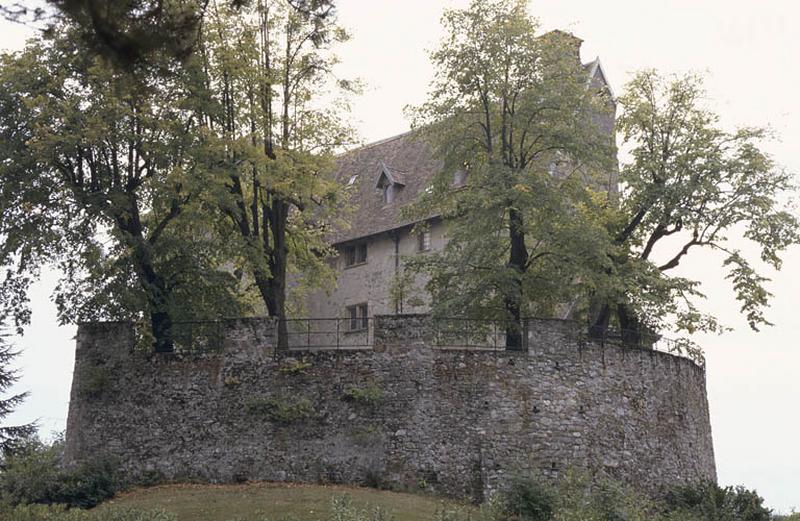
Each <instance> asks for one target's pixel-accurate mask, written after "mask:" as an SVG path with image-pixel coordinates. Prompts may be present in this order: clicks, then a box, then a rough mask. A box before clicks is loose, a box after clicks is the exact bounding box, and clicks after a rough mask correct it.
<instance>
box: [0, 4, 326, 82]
mask: <svg viewBox="0 0 800 521" xmlns="http://www.w3.org/2000/svg"><path fill="white" fill-rule="evenodd" d="M253 1H255V0H228V1H227V2H225V5H227V6H229V7H231V8H233V9H239V8H242V7H244V6H247V5H249V4H250V3H252V2H253ZM288 3H289V4H290V5H291V7H292V8H293V9H295V10H297V12H298V13H301V14H304V15H306V16H308V17H310V18H312V19H315V20H317V22H318V23H325V19H326V18H327V17H328V16H330V15H331V14H332V13H333V11H334V9H333V7H334V6H333V2H332V1H331V0H288ZM29 4H30V2H20V1H14V0H9V1H7V2H2V3H0V16H2V17H4V18H6V19H9V20H13V21H16V22H21V23H28V24H34V25H37V26H40V27H42V28H43V29H44V30H45V32H52V31H54V30H56V29H57V27H58V26H59V24H61V23H62V22H63V21H64V20H65V19H66V20H67V21H68V22H69V23H70V24H71V25H73V27H75V30H76V32H77V35H78V36H80V38H81V39H82V40H83V43H84V45H85V46H86V49H87V50H89V51H91V52H94V53H98V54H100V55H102V56H104V57H106V58H108V59H110V60H111V61H112V62H113V63H114V64H115V65H118V66H121V67H122V68H127V69H130V68H133V67H141V66H143V65H148V64H151V65H152V64H158V63H159V62H160V61H161V60H163V58H164V57H165V56H166V57H170V58H174V59H177V60H179V61H183V60H186V59H187V58H189V57H190V56H192V55H193V54H194V52H195V50H196V49H197V47H198V45H199V43H200V40H201V33H202V27H203V21H204V19H205V17H206V15H207V13H208V11H209V6H210V2H209V0H180V1H175V0H166V1H165V0H43V2H41V3H40V4H39V5H36V6H31V5H29Z"/></svg>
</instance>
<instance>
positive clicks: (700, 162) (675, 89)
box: [595, 71, 800, 333]
mask: <svg viewBox="0 0 800 521" xmlns="http://www.w3.org/2000/svg"><path fill="white" fill-rule="evenodd" d="M705 97H706V93H705V92H704V90H703V88H702V80H701V78H699V77H697V76H694V75H685V76H678V77H673V78H667V77H663V76H660V75H659V74H658V73H656V72H655V71H644V72H640V73H638V74H636V75H635V76H634V78H633V79H632V80H631V81H630V82H629V83H628V85H627V86H626V89H625V93H624V94H623V95H622V96H620V98H619V104H620V107H621V109H622V114H621V116H620V118H619V119H618V122H617V124H618V128H619V131H620V132H621V135H622V139H623V141H624V142H625V143H626V144H628V145H629V146H630V156H631V159H630V161H629V162H627V163H626V164H624V165H623V167H622V172H621V181H622V183H623V187H624V190H623V196H622V202H621V206H620V208H619V214H618V216H617V217H616V219H615V220H613V221H612V237H613V238H614V242H615V244H616V246H617V247H618V250H617V254H616V256H615V258H614V266H615V267H614V270H615V274H616V277H617V280H619V282H620V284H619V286H617V288H616V290H615V291H612V292H611V293H610V294H609V295H608V296H609V300H608V301H607V302H606V305H605V306H603V308H602V310H601V312H600V313H599V314H598V316H597V317H596V319H595V326H596V327H597V328H598V329H600V330H603V329H605V328H606V327H607V325H608V324H609V322H610V321H611V322H612V323H616V325H618V326H620V327H621V328H623V329H629V330H632V331H640V330H642V329H649V330H655V331H663V330H665V329H667V328H669V327H671V326H674V327H675V328H677V329H678V330H683V331H686V332H689V333H691V332H694V331H698V330H706V331H720V330H721V329H722V328H721V326H720V325H719V324H718V322H717V320H716V319H715V318H714V316H713V315H710V314H708V313H705V312H702V311H701V310H700V309H699V308H698V307H697V305H696V303H695V301H696V299H695V297H698V296H700V295H701V293H700V280H697V279H688V278H684V277H680V276H674V275H672V274H671V273H672V272H673V270H675V268H677V267H678V266H679V265H680V264H681V263H682V262H684V261H685V260H686V259H687V258H688V256H689V255H690V254H691V253H694V252H695V251H697V250H702V249H706V250H713V251H716V252H720V253H722V254H723V255H724V257H723V259H724V260H723V262H722V269H723V270H724V271H726V272H727V274H726V278H727V279H728V280H730V282H731V284H732V286H733V289H734V291H735V294H736V299H737V300H738V301H739V302H740V304H741V309H742V312H743V313H744V315H745V316H746V318H747V321H748V323H749V324H750V327H751V328H753V329H756V330H757V329H758V328H759V326H761V325H766V324H768V323H769V322H768V320H767V318H766V316H765V314H764V310H765V308H766V307H767V306H768V303H769V296H770V294H769V292H768V291H767V289H766V286H765V284H766V283H767V282H768V279H767V277H766V276H765V275H764V274H763V270H759V269H758V267H757V265H754V264H753V261H752V259H751V260H748V259H747V258H746V256H745V254H744V253H743V251H742V247H741V245H742V244H743V243H744V242H747V241H749V242H751V243H752V244H754V245H756V246H757V247H758V249H759V250H760V261H761V262H763V263H764V264H765V265H767V266H771V267H772V268H774V269H780V267H781V257H780V255H781V253H782V252H783V251H784V250H785V249H786V248H787V247H789V246H790V245H792V244H797V243H798V239H800V237H798V222H797V219H796V217H795V216H794V215H792V214H791V213H790V212H789V206H788V203H789V202H790V201H789V198H790V196H791V194H792V192H793V190H794V184H793V181H792V176H791V174H790V173H788V172H786V171H784V170H783V169H781V168H780V167H779V166H778V165H776V164H775V163H774V162H773V161H772V159H771V158H770V157H769V156H768V155H767V154H766V153H765V152H764V151H763V150H762V149H761V147H760V144H761V142H762V141H763V140H764V139H765V138H767V137H769V136H768V132H767V131H766V130H765V129H763V128H742V129H738V130H735V131H733V132H728V131H725V130H723V129H722V128H721V126H720V122H719V117H718V116H717V115H716V114H715V113H714V112H712V111H711V110H709V109H708V108H707V107H706V104H705V101H704V100H705ZM742 238H744V239H746V240H747V241H742V240H741V239H742Z"/></svg>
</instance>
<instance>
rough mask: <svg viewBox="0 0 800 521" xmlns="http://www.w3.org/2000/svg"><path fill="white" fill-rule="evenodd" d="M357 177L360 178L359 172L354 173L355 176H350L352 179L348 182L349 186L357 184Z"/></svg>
mask: <svg viewBox="0 0 800 521" xmlns="http://www.w3.org/2000/svg"><path fill="white" fill-rule="evenodd" d="M356 179H358V174H356V175H354V176H352V177H351V178H350V180H349V181H348V182H347V186H353V185H354V184H355V182H356Z"/></svg>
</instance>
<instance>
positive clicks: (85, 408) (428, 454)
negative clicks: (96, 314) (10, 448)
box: [67, 315, 716, 500]
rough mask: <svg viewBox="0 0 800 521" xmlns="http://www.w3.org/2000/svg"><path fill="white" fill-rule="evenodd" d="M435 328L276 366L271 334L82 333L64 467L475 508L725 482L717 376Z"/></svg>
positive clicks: (552, 328) (550, 343) (623, 354)
mask: <svg viewBox="0 0 800 521" xmlns="http://www.w3.org/2000/svg"><path fill="white" fill-rule="evenodd" d="M432 324H433V323H432V319H430V318H429V317H427V316H425V315H399V316H380V317H377V318H376V320H375V324H374V340H373V346H374V347H373V348H367V349H361V350H345V351H332V350H327V351H316V352H291V353H290V354H289V355H288V356H287V355H285V356H275V353H274V349H273V346H274V345H275V342H274V329H275V328H274V323H273V322H272V321H271V320H269V319H251V320H242V321H236V322H232V323H229V324H225V326H224V332H223V333H224V334H223V337H224V339H225V341H224V343H223V346H222V349H221V350H219V351H217V352H210V353H204V354H187V355H178V354H158V355H157V354H152V353H145V352H140V351H136V350H134V349H133V346H134V335H133V330H132V328H131V326H130V325H128V324H123V323H102V324H83V325H81V326H80V328H79V330H78V336H77V352H76V361H75V373H74V379H73V384H72V395H71V401H70V409H69V418H68V424H67V457H68V459H69V460H70V461H78V460H84V459H88V458H92V457H94V456H97V455H100V454H111V455H114V456H116V457H118V458H119V459H120V461H121V463H122V465H123V467H124V468H125V469H126V471H127V472H128V473H129V475H130V476H132V477H133V478H135V479H140V480H153V479H173V480H180V479H198V480H203V481H209V482H235V481H244V480H268V481H294V482H323V483H354V484H366V485H372V486H386V487H391V488H395V489H405V490H410V489H415V490H419V489H420V488H424V489H428V490H431V491H435V492H439V493H444V494H448V495H453V496H461V497H471V498H474V499H476V500H480V499H482V498H484V497H486V496H487V495H488V494H491V493H492V492H493V491H494V490H497V489H498V488H499V487H501V486H502V485H503V484H504V483H506V482H507V480H508V479H509V478H510V477H512V476H515V475H518V474H522V475H529V474H535V475H539V476H544V477H554V476H557V475H559V474H560V473H563V472H565V471H567V470H568V469H578V470H584V471H588V472H589V473H591V474H593V475H604V476H611V477H615V478H618V479H622V480H624V481H626V482H629V483H632V484H635V485H636V486H638V487H640V488H645V489H647V490H652V491H657V490H658V489H659V488H660V487H662V486H664V485H668V484H670V483H675V482H681V481H687V480H695V479H699V478H706V479H711V480H715V479H716V470H715V464H714V453H713V447H712V442H711V428H710V424H709V415H708V404H707V400H706V386H705V371H704V369H703V368H702V367H700V366H698V365H696V364H695V363H694V362H692V361H690V360H688V359H685V358H681V357H678V356H674V355H671V354H667V353H662V352H658V351H653V350H639V349H628V348H623V347H620V346H609V345H606V346H599V345H595V344H593V343H585V342H582V341H581V340H579V338H578V335H577V331H578V330H577V328H576V326H575V325H574V324H573V323H570V322H566V321H557V320H545V321H535V322H532V323H531V324H530V325H529V336H528V351H527V352H505V351H482V350H475V349H472V350H467V349H440V348H435V347H434V343H433V341H432V334H433V325H432Z"/></svg>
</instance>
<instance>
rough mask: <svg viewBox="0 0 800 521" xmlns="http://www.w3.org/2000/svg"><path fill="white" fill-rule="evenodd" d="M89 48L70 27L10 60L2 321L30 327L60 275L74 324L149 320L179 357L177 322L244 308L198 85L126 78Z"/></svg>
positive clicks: (0, 133) (0, 183)
mask: <svg viewBox="0 0 800 521" xmlns="http://www.w3.org/2000/svg"><path fill="white" fill-rule="evenodd" d="M85 43H86V42H85V41H84V40H82V39H81V37H80V35H79V31H78V30H77V29H76V28H75V27H74V26H73V25H70V24H69V23H67V22H63V21H62V22H61V23H60V24H59V26H58V27H57V29H56V30H54V31H53V32H52V33H50V34H48V35H45V36H42V37H40V38H38V39H36V40H33V41H31V42H30V43H29V44H28V46H27V47H26V48H25V49H24V50H23V51H21V52H19V53H16V54H6V55H3V56H2V57H0V156H2V157H4V158H7V160H6V161H3V163H2V164H0V214H2V215H3V218H2V219H1V220H0V237H2V239H3V240H2V241H0V266H8V267H9V269H8V271H7V272H6V276H5V277H4V278H3V279H2V280H0V311H2V313H8V314H9V315H10V316H12V317H13V319H14V321H15V326H17V327H18V328H20V327H22V326H24V325H25V324H26V323H27V322H28V320H29V318H30V317H29V310H28V306H27V293H26V292H27V289H28V288H29V286H30V284H31V283H32V282H33V281H35V280H36V279H37V278H38V276H39V272H40V270H41V268H42V267H43V266H45V265H51V266H52V265H55V266H57V267H58V268H59V270H60V271H61V273H62V274H63V278H62V279H61V281H60V283H59V285H58V287H57V289H56V291H55V295H54V298H55V302H56V305H57V307H58V313H59V319H60V320H61V321H62V322H76V321H81V320H98V319H112V320H142V319H147V320H149V321H150V322H151V324H152V327H153V333H154V336H155V337H156V340H157V341H159V342H162V347H169V338H168V337H169V327H170V323H171V322H173V321H177V320H185V319H189V318H191V319H199V318H217V317H218V316H219V315H221V314H223V313H227V314H240V313H242V312H243V311H244V307H243V306H242V305H241V302H240V300H239V299H238V298H237V296H236V293H237V289H238V288H237V287H236V284H237V282H238V281H237V280H236V279H235V277H233V276H232V275H231V273H230V272H227V271H223V270H220V269H219V267H220V265H221V264H222V262H223V261H224V253H223V252H224V241H219V240H216V239H217V235H216V234H214V233H212V231H213V230H214V228H215V222H214V220H213V219H211V218H210V217H209V214H208V211H207V210H208V208H207V203H206V201H205V198H204V197H203V196H202V194H203V193H204V192H205V191H206V190H207V187H208V186H209V184H211V180H210V179H209V177H210V173H209V172H208V171H206V170H205V169H202V168H200V165H199V163H198V160H197V157H196V155H197V154H198V150H199V147H198V145H199V143H200V139H199V135H198V133H197V127H198V125H197V113H196V111H195V106H194V100H195V98H194V94H193V88H192V82H191V78H190V77H188V76H187V74H188V73H187V72H186V71H185V70H184V69H183V68H181V67H175V66H174V65H175V64H173V63H171V62H169V61H165V62H162V63H159V64H158V66H159V67H154V68H153V69H159V71H158V73H156V71H154V70H151V69H147V68H145V69H141V70H137V71H135V72H133V71H125V70H119V69H115V68H113V67H111V66H109V64H108V63H107V62H106V60H103V59H102V58H100V57H98V56H96V55H94V54H92V53H87V49H86V47H85Z"/></svg>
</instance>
